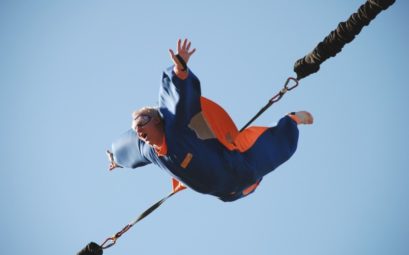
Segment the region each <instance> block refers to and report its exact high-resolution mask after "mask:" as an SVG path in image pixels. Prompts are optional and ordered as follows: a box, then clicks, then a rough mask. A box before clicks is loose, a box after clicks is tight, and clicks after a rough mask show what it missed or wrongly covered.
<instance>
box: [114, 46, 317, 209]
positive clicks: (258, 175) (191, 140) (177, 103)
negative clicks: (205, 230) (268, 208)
mask: <svg viewBox="0 0 409 255" xmlns="http://www.w3.org/2000/svg"><path fill="white" fill-rule="evenodd" d="M190 46H191V43H190V42H189V41H188V40H187V39H185V40H184V41H183V42H182V41H181V40H180V39H179V40H178V42H177V54H175V53H174V52H173V50H169V51H170V56H171V59H172V60H173V62H174V65H173V66H171V67H169V68H167V69H166V70H165V71H164V73H163V75H162V84H161V87H160V89H159V105H158V107H143V108H142V109H139V110H138V111H135V112H134V113H133V114H132V119H133V120H132V128H131V129H130V130H128V131H127V132H125V133H124V134H123V135H122V136H121V137H120V138H119V139H118V140H116V141H115V142H114V143H113V144H112V157H113V161H112V162H111V165H110V169H111V170H112V169H114V168H115V167H116V166H120V167H126V168H136V167H141V166H144V165H146V164H150V163H154V164H155V165H157V166H159V167H160V168H162V169H164V170H165V171H167V172H169V173H170V175H171V176H172V177H173V178H174V179H176V180H177V181H179V182H181V183H182V185H183V186H186V187H189V188H191V189H193V190H195V191H197V192H200V193H203V194H209V195H213V196H216V197H218V198H220V199H221V200H222V201H234V200H237V199H239V198H242V197H244V196H247V195H248V194H250V193H251V192H253V191H254V190H255V188H256V187H257V185H258V184H259V183H260V182H261V180H262V178H263V176H265V175H266V174H268V173H269V172H271V171H273V170H274V169H275V168H277V167H278V166H279V165H281V164H282V163H284V162H285V161H287V160H288V159H289V158H290V157H291V156H292V155H293V153H294V152H295V150H296V148H297V141H298V128H297V125H298V124H311V123H312V122H313V118H312V116H311V114H310V113H308V112H306V111H300V112H294V113H290V114H288V115H287V116H285V117H283V118H282V119H281V120H280V121H279V122H278V124H277V126H275V127H249V128H247V129H245V130H244V131H242V132H239V131H238V129H237V127H236V126H235V125H234V123H233V121H232V120H231V118H230V117H229V116H228V114H227V113H226V112H225V111H224V110H223V109H222V108H221V107H220V106H219V105H217V104H216V103H214V102H212V101H211V100H209V99H207V98H205V97H203V96H202V95H201V88H200V81H199V79H198V78H197V77H196V76H195V75H194V74H193V72H192V70H191V69H190V68H188V67H187V63H188V61H189V59H190V58H191V56H192V55H193V53H194V52H195V49H193V50H191V51H190Z"/></svg>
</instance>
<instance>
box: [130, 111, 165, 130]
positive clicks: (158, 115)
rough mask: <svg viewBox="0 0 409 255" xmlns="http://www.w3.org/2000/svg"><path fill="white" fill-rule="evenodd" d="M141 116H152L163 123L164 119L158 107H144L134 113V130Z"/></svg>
mask: <svg viewBox="0 0 409 255" xmlns="http://www.w3.org/2000/svg"><path fill="white" fill-rule="evenodd" d="M140 115H147V116H150V117H151V118H152V119H157V120H160V121H161V122H162V118H161V116H160V114H159V109H158V107H154V106H145V107H142V108H141V109H139V110H136V111H134V112H133V113H132V129H134V130H136V119H137V118H138V117H139V116H140Z"/></svg>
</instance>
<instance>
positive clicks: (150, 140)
mask: <svg viewBox="0 0 409 255" xmlns="http://www.w3.org/2000/svg"><path fill="white" fill-rule="evenodd" d="M135 122H136V127H135V131H136V133H137V135H138V137H139V139H141V140H142V141H144V142H145V143H147V144H149V145H150V146H154V145H157V146H160V145H161V144H162V141H163V131H162V127H161V125H160V121H159V120H157V119H155V118H152V117H151V116H149V115H139V116H138V117H137V118H136V119H135Z"/></svg>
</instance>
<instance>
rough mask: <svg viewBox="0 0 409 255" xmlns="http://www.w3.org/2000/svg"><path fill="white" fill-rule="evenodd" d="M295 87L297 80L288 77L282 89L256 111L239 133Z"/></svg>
mask: <svg viewBox="0 0 409 255" xmlns="http://www.w3.org/2000/svg"><path fill="white" fill-rule="evenodd" d="M290 81H292V82H294V84H293V85H291V86H290V85H289V83H290ZM297 86H298V80H297V79H295V78H292V77H289V78H288V79H287V81H286V82H285V84H284V87H283V88H282V89H281V90H280V91H279V92H278V93H277V94H276V95H275V96H273V97H272V98H271V99H270V100H268V102H267V104H266V105H265V106H263V108H261V109H260V111H258V112H257V113H256V115H254V117H253V118H251V120H249V122H247V123H246V125H244V126H243V127H242V128H241V129H240V132H241V131H243V130H244V129H246V128H247V127H248V126H249V125H250V124H251V123H253V121H255V120H256V119H257V118H258V117H260V115H261V114H263V112H265V111H266V110H267V109H268V108H269V107H270V106H272V105H273V104H274V103H275V102H278V101H279V100H280V99H281V98H282V97H283V96H284V94H285V93H287V91H290V90H292V89H294V88H296V87H297Z"/></svg>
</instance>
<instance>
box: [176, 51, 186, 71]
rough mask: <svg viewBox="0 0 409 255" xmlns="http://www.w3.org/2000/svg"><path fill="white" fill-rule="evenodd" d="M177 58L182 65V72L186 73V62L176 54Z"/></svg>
mask: <svg viewBox="0 0 409 255" xmlns="http://www.w3.org/2000/svg"><path fill="white" fill-rule="evenodd" d="M175 57H176V58H177V59H178V61H179V62H180V64H181V65H182V67H183V69H182V71H186V70H187V64H186V61H185V60H184V59H183V58H182V57H181V56H180V55H179V54H176V55H175Z"/></svg>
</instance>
